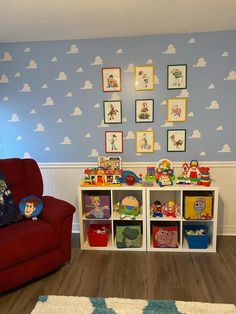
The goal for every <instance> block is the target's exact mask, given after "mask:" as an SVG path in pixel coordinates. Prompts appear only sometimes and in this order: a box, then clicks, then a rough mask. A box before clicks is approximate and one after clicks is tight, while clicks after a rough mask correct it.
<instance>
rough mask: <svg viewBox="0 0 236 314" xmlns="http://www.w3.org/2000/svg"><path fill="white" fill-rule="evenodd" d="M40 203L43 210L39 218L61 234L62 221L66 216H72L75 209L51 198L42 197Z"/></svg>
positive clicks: (68, 204)
mask: <svg viewBox="0 0 236 314" xmlns="http://www.w3.org/2000/svg"><path fill="white" fill-rule="evenodd" d="M42 201H43V210H42V212H41V214H40V216H39V218H40V219H43V220H45V221H47V222H48V223H49V224H50V225H52V226H53V227H54V228H55V229H56V230H57V232H58V233H59V234H61V232H62V229H63V228H62V227H63V226H62V224H63V221H64V220H65V219H66V218H67V217H68V216H72V215H73V214H74V212H75V207H74V206H73V205H71V204H70V203H68V202H66V201H63V200H60V199H58V198H55V197H52V196H43V197H42Z"/></svg>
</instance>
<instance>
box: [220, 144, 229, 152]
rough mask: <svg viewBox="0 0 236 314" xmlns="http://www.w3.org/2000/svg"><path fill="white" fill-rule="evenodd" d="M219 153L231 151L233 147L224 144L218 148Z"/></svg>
mask: <svg viewBox="0 0 236 314" xmlns="http://www.w3.org/2000/svg"><path fill="white" fill-rule="evenodd" d="M218 153H231V147H230V146H229V144H224V145H223V147H222V148H221V149H220V150H218Z"/></svg>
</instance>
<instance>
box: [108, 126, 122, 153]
mask: <svg viewBox="0 0 236 314" xmlns="http://www.w3.org/2000/svg"><path fill="white" fill-rule="evenodd" d="M105 151H106V153H123V132H122V131H106V132H105Z"/></svg>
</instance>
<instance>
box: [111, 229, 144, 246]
mask: <svg viewBox="0 0 236 314" xmlns="http://www.w3.org/2000/svg"><path fill="white" fill-rule="evenodd" d="M141 242H142V240H141V226H138V225H133V226H132V225H116V246H117V247H118V248H119V249H122V248H140V247H141V245H142V243H141Z"/></svg>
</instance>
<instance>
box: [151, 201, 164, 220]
mask: <svg viewBox="0 0 236 314" xmlns="http://www.w3.org/2000/svg"><path fill="white" fill-rule="evenodd" d="M151 211H152V217H163V213H162V203H161V202H160V201H158V200H157V201H155V202H154V203H152V205H151Z"/></svg>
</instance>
